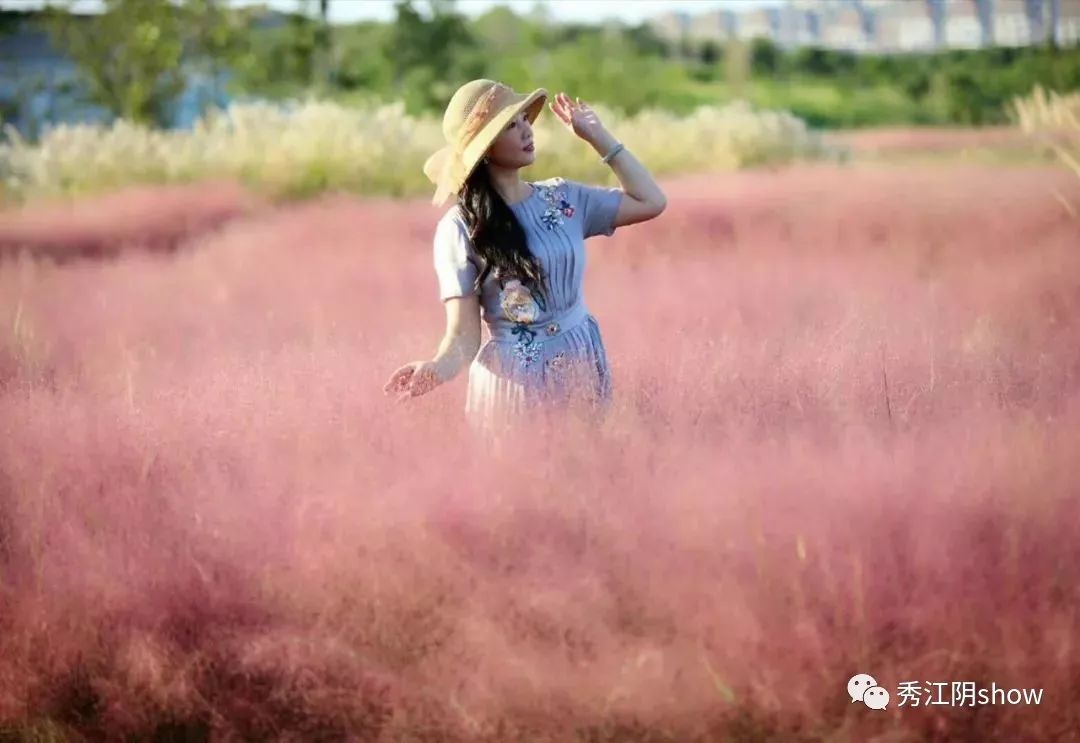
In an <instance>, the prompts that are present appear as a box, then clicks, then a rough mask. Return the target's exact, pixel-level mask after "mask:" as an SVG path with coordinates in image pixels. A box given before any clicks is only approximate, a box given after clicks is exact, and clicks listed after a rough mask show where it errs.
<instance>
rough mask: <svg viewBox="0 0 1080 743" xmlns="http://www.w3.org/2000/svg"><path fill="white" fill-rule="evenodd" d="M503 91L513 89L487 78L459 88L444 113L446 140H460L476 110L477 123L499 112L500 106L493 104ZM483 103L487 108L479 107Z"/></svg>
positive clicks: (470, 82) (472, 81)
mask: <svg viewBox="0 0 1080 743" xmlns="http://www.w3.org/2000/svg"><path fill="white" fill-rule="evenodd" d="M503 92H511V91H510V89H509V88H507V87H506V86H505V85H503V84H502V83H499V82H496V81H495V80H488V79H487V78H480V79H478V80H470V81H469V82H467V83H465V84H464V85H462V86H461V87H460V88H458V89H457V90H456V91H455V92H454V95H453V96H451V97H450V103H449V104H447V106H446V113H445V114H443V127H442V128H443V136H445V137H446V141H447V142H456V141H459V139H460V137H461V135H462V133H463V129H464V127H465V124H466V122H468V121H469V117H470V116H472V115H473V113H474V112H475V113H476V115H477V117H479V118H478V120H477V123H479V124H484V123H487V121H489V120H490V119H491V118H492V117H493V116H494V115H495V114H497V113H498V112H499V108H500V106H497V105H492V104H494V103H496V100H495V99H497V98H500V97H501V96H500V95H499V94H500V93H503ZM481 103H486V104H487V106H486V110H482V111H481V110H478V109H477V106H478V105H479V104H481Z"/></svg>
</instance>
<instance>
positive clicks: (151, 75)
mask: <svg viewBox="0 0 1080 743" xmlns="http://www.w3.org/2000/svg"><path fill="white" fill-rule="evenodd" d="M104 6H105V7H104V11H103V12H102V13H100V14H98V15H92V16H88V17H85V18H84V17H78V16H74V15H72V14H70V13H68V12H66V11H65V10H55V9H50V10H49V12H48V13H47V14H46V25H47V28H48V30H49V32H50V34H51V36H52V38H53V40H54V42H55V43H57V45H58V46H60V47H62V48H63V49H64V50H65V51H66V52H67V53H68V55H70V56H71V58H72V59H73V60H75V62H76V64H78V65H79V67H80V69H81V70H82V72H83V74H84V76H85V78H86V81H87V83H88V92H89V96H90V98H91V99H92V100H93V101H94V102H96V103H98V104H100V105H102V106H104V107H105V108H107V109H108V110H110V111H112V112H113V113H114V114H116V115H117V116H122V117H124V118H126V119H129V120H131V121H136V122H140V123H161V122H163V121H164V119H165V116H166V112H167V107H168V105H169V103H171V102H172V100H173V99H174V98H175V97H176V96H177V95H179V94H180V92H182V91H183V89H184V79H183V76H182V74H181V72H180V61H181V58H182V55H183V40H184V37H183V26H182V24H181V22H180V18H179V14H178V12H177V11H176V9H175V8H174V7H173V6H172V5H171V4H170V3H169V2H168V0H105V3H104Z"/></svg>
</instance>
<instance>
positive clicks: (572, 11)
mask: <svg viewBox="0 0 1080 743" xmlns="http://www.w3.org/2000/svg"><path fill="white" fill-rule="evenodd" d="M264 1H265V2H266V4H268V5H270V6H272V7H274V8H278V9H281V10H293V9H295V8H296V7H297V6H298V5H299V4H300V3H299V0H264ZM538 1H539V2H540V3H541V4H542V5H544V6H546V7H547V8H548V9H549V10H550V13H551V16H552V17H553V18H554V19H555V20H556V21H574V22H579V23H593V22H596V23H599V22H601V21H603V20H606V19H612V18H617V19H619V20H621V21H623V22H624V23H639V22H640V21H642V20H645V19H647V18H650V17H652V16H655V15H659V14H661V13H665V12H668V11H672V10H681V11H687V12H691V13H701V12H705V11H708V10H714V9H716V8H728V9H732V10H741V9H744V8H746V9H749V8H753V7H757V6H761V5H778V4H781V2H782V0H458V2H457V7H458V8H459V9H460V10H461V12H462V13H464V14H465V15H468V16H476V15H479V14H481V13H484V12H485V11H487V10H489V9H490V8H492V7H494V6H496V5H506V6H508V7H510V8H511V9H513V10H514V11H515V12H516V13H519V14H525V13H528V12H529V11H530V10H532V8H533V6H534V5H535V4H536V3H537V2H538ZM230 2H231V3H232V4H233V5H247V4H250V3H249V2H247V1H246V0H230ZM44 4H45V0H0V8H3V9H6V10H27V9H31V8H40V7H42V6H43V5H44ZM314 4H315V5H317V3H314ZM416 5H417V7H418V8H423V7H425V6H426V5H427V3H426V2H422V1H420V2H416ZM100 7H101V2H100V0H76V2H75V8H76V9H77V10H79V11H94V10H97V9H100ZM393 17H394V2H393V0H330V21H331V22H332V23H352V22H354V21H358V20H382V21H389V20H391V19H392V18H393Z"/></svg>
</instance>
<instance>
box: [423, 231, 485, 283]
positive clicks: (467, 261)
mask: <svg viewBox="0 0 1080 743" xmlns="http://www.w3.org/2000/svg"><path fill="white" fill-rule="evenodd" d="M434 242H435V244H434V262H435V275H436V277H437V278H438V284H439V298H440V299H443V300H446V299H450V298H452V297H467V296H470V295H472V294H479V293H480V292H479V289H478V288H477V287H476V286H475V284H476V278H477V276H479V271H478V270H477V267H476V260H475V258H476V256H475V253H474V252H473V248H472V241H471V240H470V239H469V235H468V233H467V232H466V228H465V225H463V224H462V223H461V222H460V221H459V220H457V219H452V218H449V217H445V218H443V219H441V220H439V223H438V225H437V226H436V227H435V241H434Z"/></svg>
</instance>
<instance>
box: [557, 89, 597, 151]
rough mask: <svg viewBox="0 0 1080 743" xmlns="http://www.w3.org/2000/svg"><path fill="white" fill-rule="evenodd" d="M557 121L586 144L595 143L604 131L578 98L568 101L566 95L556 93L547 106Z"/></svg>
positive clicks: (568, 97) (594, 114) (592, 112)
mask: <svg viewBox="0 0 1080 743" xmlns="http://www.w3.org/2000/svg"><path fill="white" fill-rule="evenodd" d="M548 106H549V107H550V108H551V110H552V112H553V113H554V114H555V115H556V116H558V117H559V120H560V121H562V123H563V124H564V125H565V126H566V128H567V129H569V130H570V131H572V132H573V133H574V134H575V135H577V136H578V137H581V138H582V139H583V140H585V141H586V142H590V143H592V142H595V141H596V139H597V138H598V137H599V136H600V134H602V133H603V132H604V131H605V129H604V125H603V124H602V123H600V117H599V116H597V115H596V112H595V111H593V110H592V108H591V107H590V106H589V104H587V103H582V102H581V99H580V98H574V99H573V100H571V99H570V96H568V95H567V94H566V93H558V94H556V95H555V97H554V98H553V99H552V101H551V103H549V104H548Z"/></svg>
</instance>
